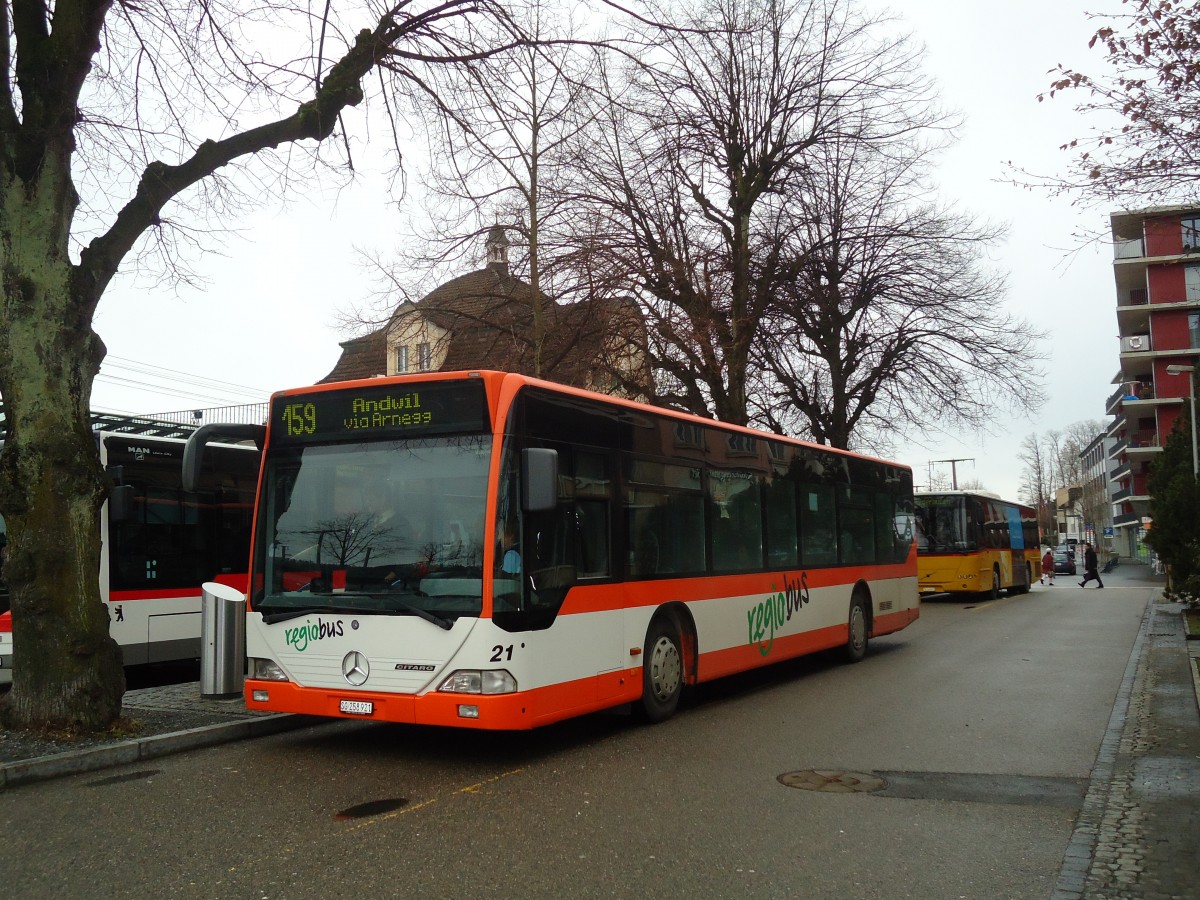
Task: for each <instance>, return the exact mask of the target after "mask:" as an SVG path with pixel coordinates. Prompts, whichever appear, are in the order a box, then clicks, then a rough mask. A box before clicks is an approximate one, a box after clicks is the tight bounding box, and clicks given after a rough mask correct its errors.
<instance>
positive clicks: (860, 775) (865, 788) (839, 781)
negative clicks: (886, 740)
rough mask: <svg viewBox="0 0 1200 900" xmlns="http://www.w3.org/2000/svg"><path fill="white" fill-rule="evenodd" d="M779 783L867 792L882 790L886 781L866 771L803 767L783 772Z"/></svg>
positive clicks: (831, 791) (835, 791) (838, 791)
mask: <svg viewBox="0 0 1200 900" xmlns="http://www.w3.org/2000/svg"><path fill="white" fill-rule="evenodd" d="M779 783H780V784H782V785H785V786H787V787H793V788H799V789H800V790H802V791H824V792H825V793H828V794H869V793H871V792H872V791H882V790H883V789H884V788H886V787H887V786H888V785H887V782H886V781H884V780H883V779H882V778H880V777H879V776H878V775H871V774H870V773H866V772H844V771H842V770H841V769H804V770H802V771H800V772H784V773H783V774H782V775H780V776H779Z"/></svg>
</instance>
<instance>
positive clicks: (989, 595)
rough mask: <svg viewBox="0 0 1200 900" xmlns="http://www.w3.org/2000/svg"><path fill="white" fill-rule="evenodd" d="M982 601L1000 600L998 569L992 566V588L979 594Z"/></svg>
mask: <svg viewBox="0 0 1200 900" xmlns="http://www.w3.org/2000/svg"><path fill="white" fill-rule="evenodd" d="M981 593H982V594H983V599H984V600H998V599H1000V567H999V566H992V586H991V587H990V588H987V589H986V590H984V591H982V592H981Z"/></svg>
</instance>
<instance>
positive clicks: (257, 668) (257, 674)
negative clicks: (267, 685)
mask: <svg viewBox="0 0 1200 900" xmlns="http://www.w3.org/2000/svg"><path fill="white" fill-rule="evenodd" d="M250 677H251V678H256V679H258V680H259V681H287V680H288V677H287V676H286V675H285V674H283V669H281V668H279V663H277V662H275V660H273V659H256V658H255V657H250Z"/></svg>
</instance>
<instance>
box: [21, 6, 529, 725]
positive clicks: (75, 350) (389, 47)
mask: <svg viewBox="0 0 1200 900" xmlns="http://www.w3.org/2000/svg"><path fill="white" fill-rule="evenodd" d="M2 8H3V9H4V11H5V16H6V18H5V27H4V28H3V29H2V30H0V41H2V42H3V44H2V47H3V51H4V52H3V58H4V61H5V66H4V69H5V72H4V88H5V92H4V96H3V98H2V99H0V136H2V149H0V153H2V154H3V162H4V165H3V166H2V167H0V183H2V187H3V190H2V191H0V261H2V262H3V281H2V287H0V393H2V394H3V397H4V410H5V424H6V426H7V434H6V437H5V443H4V449H3V453H2V454H0V513H2V514H3V516H4V519H5V522H6V524H7V528H8V538H9V543H8V547H7V563H6V573H5V574H6V577H7V580H8V584H9V588H10V591H11V599H12V611H13V631H14V642H15V651H16V655H17V661H16V665H15V671H14V678H13V687H12V690H11V692H10V693H9V694H8V696H7V697H5V698H4V702H3V707H2V708H0V715H2V716H3V719H4V722H5V723H6V724H7V725H9V726H15V727H32V726H39V725H41V726H50V727H56V728H66V729H83V730H94V729H103V728H105V727H107V726H109V725H110V724H111V723H113V722H114V721H115V720H116V719H117V717H118V716H119V714H120V709H121V695H122V693H123V690H124V674H123V671H122V667H121V654H120V650H119V648H118V647H117V646H116V644H115V642H114V641H113V640H112V639H111V638H110V637H109V631H108V625H109V623H108V617H107V610H106V608H105V606H104V605H103V604H102V603H101V602H100V597H99V588H98V579H97V572H98V570H99V558H100V535H99V527H98V512H99V509H100V506H101V504H102V502H103V500H104V497H105V494H106V491H107V488H108V479H107V477H106V476H105V474H104V473H103V472H102V471H101V470H100V466H99V460H98V452H97V447H96V444H95V442H94V440H93V438H92V435H91V433H90V431H89V424H88V423H89V402H90V398H91V390H92V383H93V380H94V378H95V376H96V373H97V371H98V369H99V366H100V362H101V360H102V359H103V358H104V352H105V351H104V345H103V343H102V342H101V340H100V337H99V336H98V335H97V334H96V333H95V331H94V330H93V328H92V321H93V316H94V314H95V311H96V307H97V304H98V303H99V302H100V299H101V297H102V296H103V295H104V292H105V289H106V288H107V286H108V284H109V282H110V281H111V279H112V278H113V276H114V274H115V273H116V272H117V270H118V268H119V267H120V266H122V265H123V264H124V263H125V262H126V261H127V260H128V259H129V258H130V257H131V256H136V255H138V254H139V253H142V252H147V251H158V252H161V253H162V254H163V255H164V256H165V257H166V258H167V259H168V260H170V261H175V260H177V259H179V251H180V250H181V249H186V246H185V245H186V243H187V242H188V241H190V240H194V241H197V242H199V241H201V240H202V238H201V236H200V232H202V231H203V230H204V229H205V227H206V224H205V219H206V217H209V216H217V215H219V214H221V213H224V212H229V211H231V210H234V209H236V208H237V207H238V205H239V203H240V202H246V201H247V200H248V199H249V198H250V197H252V196H253V197H258V196H261V195H262V194H263V193H264V192H269V191H272V190H275V189H279V188H283V187H285V186H286V185H287V184H288V183H289V182H290V181H291V180H292V179H293V178H295V177H298V176H299V175H300V174H301V170H302V169H304V167H303V166H302V165H301V163H303V162H304V161H305V160H307V161H308V162H310V163H314V164H317V165H325V164H334V165H337V164H339V163H340V164H345V163H346V162H348V161H349V158H348V156H341V157H340V158H339V157H338V156H337V150H336V146H337V145H335V149H334V150H333V152H334V154H335V156H334V157H333V158H326V157H323V156H322V155H321V153H320V152H318V150H317V148H318V147H319V146H320V144H321V142H322V141H324V140H325V139H326V138H328V137H330V136H331V135H333V134H334V133H335V132H336V131H337V130H338V126H339V121H340V120H341V118H342V117H343V116H344V115H345V114H346V113H347V111H349V110H351V109H352V108H354V107H356V106H358V105H359V104H361V103H362V102H363V100H364V98H365V91H366V88H367V86H369V85H370V82H368V79H367V76H368V75H370V74H372V73H373V72H375V73H378V74H379V76H380V83H381V88H382V89H383V90H382V96H383V97H384V98H385V99H386V103H387V104H388V108H393V107H392V106H391V104H393V103H394V102H397V101H398V100H399V99H400V98H402V97H404V96H406V95H408V94H410V93H411V92H412V91H413V90H420V86H421V85H422V84H423V81H422V78H421V72H422V71H423V70H424V69H425V67H426V66H427V65H429V64H446V63H454V62H461V61H464V60H470V59H475V58H479V57H480V56H482V55H486V54H487V53H489V52H494V51H495V50H498V49H503V46H500V47H497V46H478V45H476V44H474V43H473V41H472V39H471V35H472V31H471V28H470V27H469V26H470V20H472V19H476V18H489V17H490V18H501V17H502V16H501V13H500V12H499V11H498V10H497V9H496V8H494V7H492V6H491V0H443V2H439V3H435V4H431V5H427V6H425V5H420V4H419V3H418V2H417V0H400V2H396V3H389V4H387V5H385V6H384V7H383V8H382V9H380V8H378V7H376V11H375V13H374V14H373V15H372V16H371V17H370V18H366V19H364V20H363V21H364V23H365V24H366V27H364V28H361V30H352V29H350V28H348V27H347V25H348V24H349V23H347V22H346V21H345V20H343V19H341V18H339V17H338V14H337V13H335V12H333V11H332V8H331V7H326V9H327V12H326V14H325V15H323V16H322V15H315V16H314V14H313V13H312V12H311V8H310V7H308V6H306V5H305V4H288V3H285V2H278V3H268V4H265V5H264V4H239V3H237V2H236V0H232V2H222V0H216V2H211V3H204V4H193V3H185V2H182V0H160V2H158V3H152V4H129V3H124V4H112V3H111V2H109V0H64V2H57V3H54V4H47V3H44V2H30V0H10V2H8V3H6V4H5V5H4V6H3V7H2ZM364 14H365V13H364ZM256 40H257V41H258V42H261V41H264V40H265V41H268V42H269V43H268V44H267V45H264V46H261V47H260V46H257V45H256ZM509 43H512V42H511V41H510V42H509ZM266 46H269V47H270V48H271V49H272V50H274V51H275V52H277V53H278V54H279V55H278V56H277V57H276V59H275V61H274V62H271V63H268V62H267V61H266V56H265V54H266V53H267V52H269V51H268V50H267V49H265V47H266ZM205 131H211V132H212V133H213V134H214V137H212V138H209V139H203V140H202V139H200V138H199V137H198V135H199V134H200V133H203V132H205ZM340 146H341V148H342V149H343V150H345V151H346V152H347V154H348V152H349V150H350V149H351V148H352V144H351V143H350V142H349V140H348V139H347V140H346V141H344V142H343V143H342V144H341V145H340ZM233 172H237V173H238V178H237V179H234V178H232V177H229V175H228V174H226V173H233ZM239 184H240V185H242V186H243V190H242V191H241V192H239V190H238V187H237V186H238V185H239ZM80 185H82V186H83V187H84V188H86V192H85V194H84V196H85V198H87V197H90V198H99V200H98V202H96V203H94V204H91V205H87V206H85V207H84V208H83V209H82V210H80V202H81V192H80ZM101 187H103V188H104V191H103V192H100V190H99V188H101ZM105 198H112V199H111V200H106V199H105ZM122 198H123V199H122ZM106 203H111V208H108V207H107V206H106V205H105V204H106ZM77 212H82V215H81V216H80V218H79V219H78V220H77V218H76V214H77ZM172 214H177V215H179V214H181V215H183V216H185V217H186V216H188V215H191V216H193V217H194V219H195V222H194V223H186V222H184V221H173V220H171V219H170V218H168V217H169V216H170V215H172ZM74 254H77V255H74Z"/></svg>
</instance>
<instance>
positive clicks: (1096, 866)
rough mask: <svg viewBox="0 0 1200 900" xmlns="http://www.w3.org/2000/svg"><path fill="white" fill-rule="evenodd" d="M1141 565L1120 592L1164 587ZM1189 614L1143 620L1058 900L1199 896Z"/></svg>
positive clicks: (1199, 765)
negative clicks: (1186, 631)
mask: <svg viewBox="0 0 1200 900" xmlns="http://www.w3.org/2000/svg"><path fill="white" fill-rule="evenodd" d="M1139 568H1140V570H1141V571H1140V572H1139V571H1137V570H1136V569H1135V570H1133V571H1130V570H1129V569H1128V568H1127V567H1125V566H1122V567H1120V568H1118V569H1117V570H1116V572H1114V573H1113V576H1112V581H1113V582H1114V584H1113V586H1114V587H1115V586H1117V584H1122V583H1123V584H1122V586H1135V585H1136V584H1138V583H1139V582H1140V583H1144V584H1146V585H1147V586H1151V585H1154V586H1157V585H1162V584H1163V583H1164V579H1163V578H1162V577H1161V576H1155V575H1153V574H1152V573H1151V572H1150V570H1149V569H1148V568H1147V567H1144V566H1143V567H1139ZM1104 577H1105V578H1106V579H1107V578H1109V577H1110V576H1107V575H1106V576H1104ZM1181 609H1182V607H1181V606H1180V604H1178V603H1164V602H1152V603H1151V604H1150V605H1149V606H1148V607H1147V609H1146V613H1145V615H1144V616H1143V618H1142V625H1141V629H1140V630H1139V632H1138V637H1137V640H1136V642H1135V643H1134V647H1133V651H1132V653H1130V657H1129V664H1128V666H1127V667H1126V670H1125V677H1124V678H1123V680H1122V683H1121V688H1120V690H1119V691H1118V694H1117V700H1116V703H1115V704H1114V705H1113V711H1112V716H1111V718H1110V719H1109V725H1108V729H1107V731H1106V733H1105V736H1104V739H1103V741H1102V742H1101V745H1100V751H1099V753H1097V755H1096V763H1095V765H1094V766H1093V767H1092V774H1091V778H1090V787H1089V788H1088V793H1087V796H1086V797H1085V798H1084V802H1083V807H1082V809H1081V810H1080V812H1079V817H1078V818H1077V819H1076V822H1075V831H1074V833H1073V834H1072V836H1071V840H1070V841H1069V842H1068V844H1067V849H1066V853H1065V854H1064V856H1063V866H1062V870H1061V872H1060V874H1059V878H1058V883H1057V885H1056V886H1055V890H1054V894H1053V897H1052V900H1076V898H1103V900H1182V898H1195V897H1198V896H1200V887H1198V886H1197V885H1198V883H1200V674H1198V672H1197V662H1198V660H1200V646H1198V645H1200V641H1196V640H1192V641H1189V640H1187V639H1186V638H1185V635H1184V630H1183V620H1182V616H1181V615H1180V610H1181Z"/></svg>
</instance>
